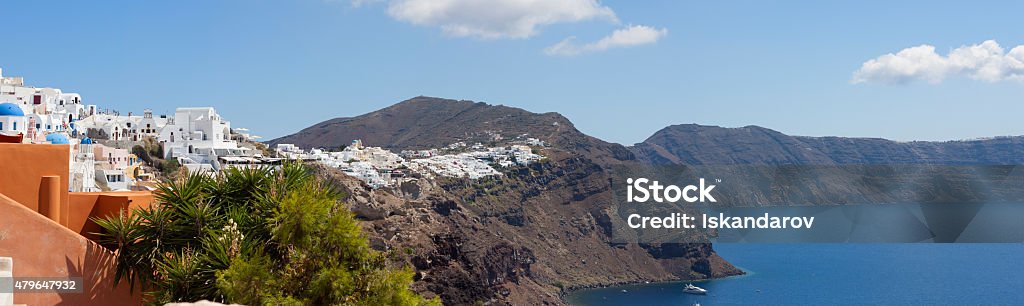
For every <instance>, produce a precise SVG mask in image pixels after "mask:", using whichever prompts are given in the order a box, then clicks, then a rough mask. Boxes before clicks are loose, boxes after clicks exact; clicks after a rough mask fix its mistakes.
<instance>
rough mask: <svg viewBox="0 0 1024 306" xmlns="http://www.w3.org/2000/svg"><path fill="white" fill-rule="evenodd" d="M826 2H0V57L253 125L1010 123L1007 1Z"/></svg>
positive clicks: (1017, 118)
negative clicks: (411, 104)
mask: <svg viewBox="0 0 1024 306" xmlns="http://www.w3.org/2000/svg"><path fill="white" fill-rule="evenodd" d="M834 2H836V1H699V2H698V1H670V0H667V1H658V0H650V1H628V0H616V1H600V2H598V1H593V0H493V1H484V0H357V1H346V0H294V1H283V0H282V1H269V0H182V1H50V0H35V1H4V2H3V3H0V21H2V24H3V25H4V26H3V27H4V32H3V34H0V37H3V38H2V39H0V68H2V69H3V73H4V75H5V76H23V77H25V78H26V82H27V83H29V84H31V85H34V86H37V87H57V88H61V89H63V90H65V91H69V92H78V93H81V94H82V95H83V99H84V100H85V102H86V103H88V104H96V105H99V106H100V107H101V108H110V109H116V110H120V111H121V113H122V114H124V113H126V112H129V111H134V112H137V113H138V112H141V111H142V109H145V108H151V109H153V110H154V111H155V112H156V113H172V112H173V110H174V108H175V107H183V106H214V107H216V108H217V110H218V112H220V113H221V115H222V116H224V117H225V118H227V119H229V120H231V121H232V126H234V127H246V128H249V129H250V130H251V131H252V132H253V133H254V134H256V135H261V136H263V137H264V139H266V140H269V139H272V138H275V137H279V136H284V135H287V134H291V133H294V132H296V131H298V130H300V129H302V128H304V127H307V126H310V125H313V124H315V123H318V122H321V121H323V120H327V119H330V118H335V117H349V116H356V115H360V114H363V113H367V112H370V111H374V110H377V109H380V108H383V107H387V106H389V105H391V104H394V103H397V102H400V101H402V100H405V99H408V98H411V97H414V96H419V95H425V96H436V97H444V98H452V99H466V100H474V101H483V102H488V103H491V104H502V105H508V106H514V107H519V108H523V109H526V110H529V111H532V112H538V113H540V112H552V111H553V112H559V113H561V114H563V115H565V116H566V117H568V118H569V119H570V120H572V121H573V122H574V123H575V125H576V127H577V128H579V129H580V130H582V131H583V132H585V133H588V134H590V135H593V136H596V137H599V138H602V139H605V140H608V141H612V142H618V143H622V144H627V145H628V144H633V143H636V142H640V141H643V140H644V139H646V138H647V137H648V136H650V135H651V134H653V133H654V132H656V131H657V130H659V129H661V128H663V127H665V126H668V125H672V124H687V123H697V124H704V125H718V126H725V127H741V126H747V125H759V126H763V127H767V128H771V129H775V130H778V131H780V132H783V133H787V134H792V135H806V136H848V137H882V138H889V139H895V140H953V139H965V138H978V137H987V136H1002V135H1024V124H1022V123H1021V122H1022V121H1024V120H1021V118H1022V117H1024V116H1022V114H1024V99H1022V97H1024V47H1020V48H1016V47H1017V46H1020V45H1024V31H1020V26H1021V23H1020V18H1019V12H1021V11H1024V4H1022V3H1020V2H1016V3H1014V2H1010V1H1005V2H984V1H972V2H971V3H970V4H966V3H964V2H953V1H949V2H945V1H851V2H849V3H834ZM1015 48H1016V49H1015Z"/></svg>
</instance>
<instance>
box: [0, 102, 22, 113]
mask: <svg viewBox="0 0 1024 306" xmlns="http://www.w3.org/2000/svg"><path fill="white" fill-rule="evenodd" d="M24 115H25V112H23V111H22V110H21V107H20V106H18V105H17V104H14V103H0V116H24Z"/></svg>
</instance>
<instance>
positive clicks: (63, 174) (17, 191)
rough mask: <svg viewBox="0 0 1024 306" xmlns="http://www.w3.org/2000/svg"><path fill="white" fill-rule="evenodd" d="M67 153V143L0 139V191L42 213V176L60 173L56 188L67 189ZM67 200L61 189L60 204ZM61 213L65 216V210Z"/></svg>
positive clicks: (65, 217)
mask: <svg viewBox="0 0 1024 306" xmlns="http://www.w3.org/2000/svg"><path fill="white" fill-rule="evenodd" d="M70 156H71V152H70V149H69V147H68V145H51V144H18V143H0V194H3V195H6V196H7V197H9V198H11V199H13V200H14V201H17V202H18V203H22V204H24V205H25V206H26V207H28V208H29V209H31V210H33V211H38V212H39V213H41V214H43V215H46V212H45V209H44V211H40V208H39V196H40V193H39V191H40V186H41V184H42V177H43V176H47V175H56V176H60V178H61V179H60V190H62V191H67V190H68V172H69V171H70V165H69V158H70ZM30 161H31V162H30ZM67 204H68V193H67V192H61V207H68V206H67ZM61 216H62V221H66V220H67V212H66V211H65V212H62V213H61ZM62 223H63V222H62Z"/></svg>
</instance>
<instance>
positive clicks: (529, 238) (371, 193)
mask: <svg viewBox="0 0 1024 306" xmlns="http://www.w3.org/2000/svg"><path fill="white" fill-rule="evenodd" d="M547 153H548V154H550V155H549V156H550V160H549V161H548V162H544V163H537V164H534V165H531V166H528V167H521V168H516V169H513V170H511V171H508V172H506V175H505V176H503V177H500V178H491V179H482V180H476V181H469V180H463V179H432V180H425V179H424V180H418V181H415V182H409V183H405V184H403V185H402V186H396V187H395V188H384V189H378V190H371V189H369V188H366V187H365V186H364V185H363V184H362V183H361V182H360V181H358V180H356V179H354V178H351V177H348V176H346V175H344V174H341V173H340V172H337V170H334V169H321V171H322V174H321V175H322V176H326V177H332V178H334V179H335V182H336V185H337V186H339V187H340V189H342V190H343V191H345V193H346V194H347V195H348V196H347V199H346V202H347V203H350V205H352V210H353V211H354V212H356V214H357V216H359V217H360V218H361V219H362V220H363V221H364V224H365V226H366V229H367V231H368V233H369V235H370V237H371V243H372V244H373V246H374V248H376V249H380V250H386V251H391V252H394V254H396V256H397V259H398V260H399V262H404V263H409V264H411V265H412V266H413V267H415V269H416V271H417V277H416V279H417V281H416V283H415V285H414V288H415V289H416V290H417V291H419V292H422V293H425V294H427V295H432V294H433V295H438V296H440V297H441V298H442V300H443V301H444V302H445V303H446V304H453V305H465V304H475V303H478V302H498V303H499V304H505V303H508V304H515V305H538V304H562V303H564V302H563V301H562V300H561V297H560V295H561V294H562V293H563V292H564V290H568V289H573V288H580V287H589V286H600V285H610V284H617V283H627V282H637V281H645V280H646V281H666V280H677V279H705V278H713V277H723V276H728V275H736V274H741V273H742V272H741V271H739V270H737V269H736V268H735V267H733V266H732V265H730V264H729V263H728V262H726V261H725V260H723V259H722V258H721V257H719V256H718V255H717V254H715V252H714V250H713V249H712V248H711V245H710V244H683V245H664V246H663V245H657V246H650V245H639V244H636V243H632V244H614V243H611V242H610V241H611V230H612V229H611V224H610V220H611V219H613V218H616V217H614V216H613V215H612V214H614V213H615V210H614V209H612V207H610V206H611V204H612V193H611V190H610V189H609V183H608V177H607V175H606V174H605V173H604V171H603V169H602V168H601V167H600V166H599V165H597V164H595V163H593V162H591V161H590V160H588V159H585V158H581V157H580V156H578V155H576V154H573V153H569V152H564V151H558V150H551V151H550V152H547Z"/></svg>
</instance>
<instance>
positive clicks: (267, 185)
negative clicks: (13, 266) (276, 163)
mask: <svg viewBox="0 0 1024 306" xmlns="http://www.w3.org/2000/svg"><path fill="white" fill-rule="evenodd" d="M339 195H340V194H339V193H338V192H336V191H334V190H333V189H332V188H330V187H329V186H328V185H327V184H325V183H324V182H323V181H321V180H319V179H317V178H316V177H315V176H313V175H312V174H311V171H309V169H308V168H306V167H305V166H303V165H301V164H298V163H287V164H285V165H283V166H282V167H281V168H280V169H273V168H232V169H226V170H224V171H222V172H221V173H219V174H218V175H216V176H207V175H201V174H191V175H188V176H184V177H182V178H180V179H178V180H176V181H165V182H163V183H162V184H161V185H160V186H159V188H158V189H157V190H156V192H155V198H156V203H155V204H154V205H152V206H151V207H148V208H144V209H136V210H134V211H133V212H132V213H131V214H123V213H122V214H119V215H117V216H110V217H107V218H101V219H95V220H94V221H95V222H96V223H97V224H99V225H100V227H102V228H103V232H102V233H99V234H100V236H101V241H100V242H101V243H102V244H103V245H105V246H108V247H110V248H112V249H116V250H117V269H116V274H115V278H114V281H115V283H120V282H122V281H127V282H128V283H129V286H130V287H131V288H132V290H134V288H135V286H136V284H138V285H139V287H140V288H142V289H143V290H144V291H145V292H146V293H147V294H148V295H149V300H150V301H151V302H153V303H154V304H163V303H166V302H176V301H197V300H200V299H206V300H212V301H220V302H241V303H246V304H250V305H253V304H267V303H270V304H309V303H315V304H353V303H355V304H365V303H371V302H373V301H386V303H388V304H393V302H400V303H402V304H419V303H422V302H431V303H436V302H437V301H436V300H434V301H424V300H423V299H422V298H420V297H419V296H417V295H415V294H413V293H412V292H411V291H409V290H408V284H409V283H410V282H411V281H412V279H411V278H412V275H411V271H408V270H407V269H403V270H392V269H389V268H388V267H387V266H386V260H384V256H383V255H382V254H381V253H379V252H376V251H373V250H371V249H370V248H369V246H368V245H369V244H368V242H367V240H366V237H365V236H363V234H362V232H361V228H360V227H359V224H358V222H357V221H356V220H355V219H354V217H353V215H352V214H351V212H349V211H348V209H347V207H345V206H344V205H342V204H341V203H340V202H339V201H338V200H337V199H338V198H339ZM402 301H404V302H402Z"/></svg>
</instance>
